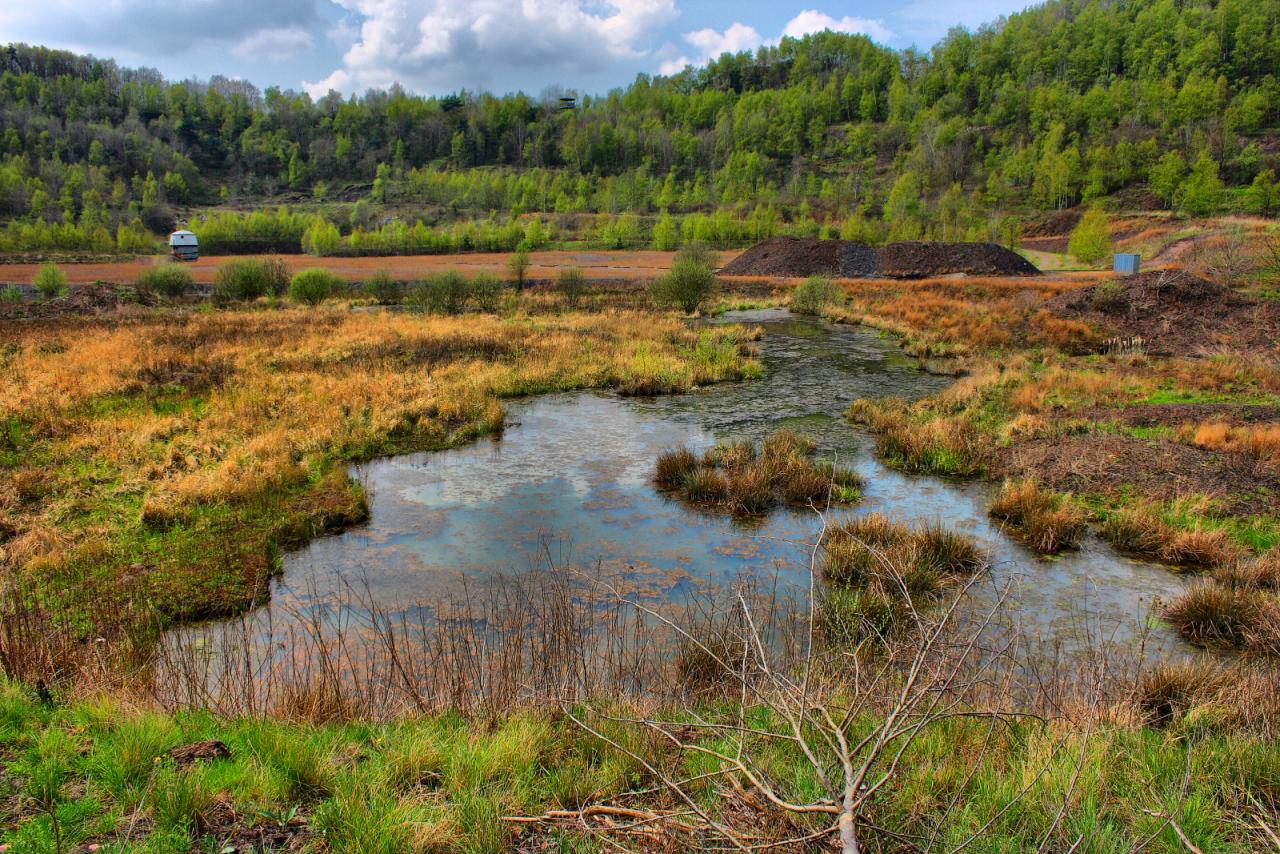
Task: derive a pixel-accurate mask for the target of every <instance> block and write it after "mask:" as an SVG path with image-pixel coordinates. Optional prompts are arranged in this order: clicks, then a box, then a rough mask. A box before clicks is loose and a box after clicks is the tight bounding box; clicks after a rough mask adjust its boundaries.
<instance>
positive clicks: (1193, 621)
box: [1164, 580, 1275, 647]
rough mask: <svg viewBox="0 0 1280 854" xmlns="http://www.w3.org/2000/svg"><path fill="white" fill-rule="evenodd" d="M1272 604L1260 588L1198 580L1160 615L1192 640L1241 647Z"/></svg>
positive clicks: (1272, 601)
mask: <svg viewBox="0 0 1280 854" xmlns="http://www.w3.org/2000/svg"><path fill="white" fill-rule="evenodd" d="M1274 605H1275V600H1274V599H1273V598H1272V597H1270V596H1268V595H1267V594H1265V593H1262V592H1260V591H1257V590H1249V589H1247V588H1239V587H1235V588H1233V587H1224V586H1222V585H1220V584H1216V583H1214V582H1213V581H1210V580H1201V581H1196V582H1194V583H1193V584H1192V585H1191V586H1190V587H1188V588H1187V589H1186V590H1184V591H1183V592H1182V593H1180V594H1179V595H1178V596H1177V597H1175V598H1174V599H1173V600H1171V601H1170V602H1169V603H1168V604H1167V605H1166V606H1165V608H1164V618H1165V619H1166V620H1168V622H1169V623H1170V624H1171V625H1172V626H1173V627H1174V628H1175V629H1177V630H1178V633H1179V634H1181V635H1182V636H1183V637H1184V638H1186V639H1187V640H1189V641H1192V642H1193V643H1198V644H1205V645H1214V644H1220V645H1225V646H1235V647H1241V646H1244V645H1245V643H1246V641H1247V640H1248V639H1249V636H1250V633H1251V632H1256V631H1257V629H1258V627H1259V621H1260V620H1261V619H1262V618H1263V617H1264V612H1266V611H1268V610H1269V607H1272V606H1274ZM1267 616H1269V614H1268V615H1267Z"/></svg>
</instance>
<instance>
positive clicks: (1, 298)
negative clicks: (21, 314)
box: [0, 285, 22, 304]
mask: <svg viewBox="0 0 1280 854" xmlns="http://www.w3.org/2000/svg"><path fill="white" fill-rule="evenodd" d="M19 302H22V289H21V288H19V287H18V286H17V285H5V286H4V287H3V288H0V304H2V303H9V304H14V303H19Z"/></svg>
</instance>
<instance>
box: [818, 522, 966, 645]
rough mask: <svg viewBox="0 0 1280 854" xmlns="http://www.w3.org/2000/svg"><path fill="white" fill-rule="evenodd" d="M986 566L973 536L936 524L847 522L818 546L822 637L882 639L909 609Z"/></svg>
mask: <svg viewBox="0 0 1280 854" xmlns="http://www.w3.org/2000/svg"><path fill="white" fill-rule="evenodd" d="M987 565H988V560H987V555H986V553H985V552H983V550H982V549H981V548H980V547H979V546H978V544H977V543H976V542H975V541H974V539H973V538H972V537H968V536H966V535H964V534H960V533H957V532H955V531H952V530H950V529H948V528H946V527H944V526H942V525H940V524H928V525H922V526H919V527H915V528H913V527H911V526H909V525H904V524H902V523H899V522H894V521H892V520H890V519H889V518H888V517H887V516H884V515H883V514H880V513H872V514H869V515H866V516H859V517H857V518H855V519H850V520H848V521H847V522H844V523H842V524H840V525H837V526H835V527H833V528H831V529H829V530H828V531H827V533H826V536H825V537H824V538H823V541H822V553H821V563H820V564H819V572H820V573H821V577H822V580H823V582H824V586H825V590H824V593H823V597H822V601H821V602H820V607H819V618H820V623H821V627H822V629H823V632H824V636H825V637H826V638H827V640H828V641H829V642H832V643H837V644H839V643H848V642H856V641H859V640H863V639H866V638H872V637H876V638H879V637H883V636H885V635H887V634H888V632H889V631H890V630H891V629H892V627H893V626H894V624H895V623H896V622H898V620H899V619H901V617H902V616H903V614H904V613H905V612H907V611H908V610H909V605H910V603H912V602H914V601H915V600H917V599H929V598H931V597H935V596H936V595H937V594H939V593H940V592H941V591H942V590H944V589H945V588H946V587H948V586H950V585H951V584H952V583H953V582H955V581H956V580H958V579H962V578H968V577H971V576H973V575H975V574H976V573H978V572H981V571H982V570H983V569H985V568H986V567H987Z"/></svg>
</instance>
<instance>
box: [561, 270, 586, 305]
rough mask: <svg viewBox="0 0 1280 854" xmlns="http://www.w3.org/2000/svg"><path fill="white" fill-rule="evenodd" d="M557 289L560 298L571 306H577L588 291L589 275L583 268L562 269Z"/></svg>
mask: <svg viewBox="0 0 1280 854" xmlns="http://www.w3.org/2000/svg"><path fill="white" fill-rule="evenodd" d="M556 290H557V291H559V292H560V298H561V299H563V300H564V304H565V305H567V306H569V307H570V308H576V307H577V305H578V303H580V302H581V301H582V297H583V295H584V294H586V292H587V277H586V275H585V274H584V273H583V272H582V271H581V270H561V271H560V276H559V278H558V279H557V280H556Z"/></svg>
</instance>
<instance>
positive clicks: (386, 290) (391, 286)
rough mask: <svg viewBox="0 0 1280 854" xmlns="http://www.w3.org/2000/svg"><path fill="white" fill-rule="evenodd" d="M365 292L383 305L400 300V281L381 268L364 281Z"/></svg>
mask: <svg viewBox="0 0 1280 854" xmlns="http://www.w3.org/2000/svg"><path fill="white" fill-rule="evenodd" d="M364 292H365V293H366V294H368V295H369V296H370V297H372V298H373V299H375V300H377V301H378V302H379V303H381V304H383V305H390V304H391V303H397V302H399V301H400V283H399V282H397V281H396V280H395V279H393V278H391V274H390V273H388V272H387V271H386V270H379V271H378V272H376V273H374V274H373V275H372V276H370V277H369V281H367V282H365V283H364Z"/></svg>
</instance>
